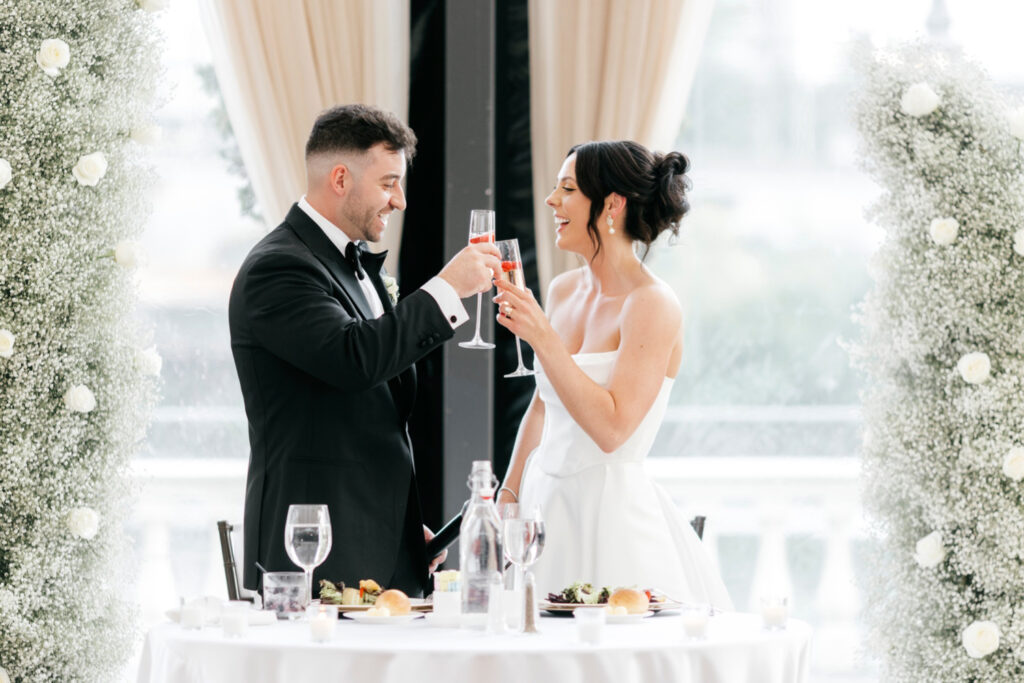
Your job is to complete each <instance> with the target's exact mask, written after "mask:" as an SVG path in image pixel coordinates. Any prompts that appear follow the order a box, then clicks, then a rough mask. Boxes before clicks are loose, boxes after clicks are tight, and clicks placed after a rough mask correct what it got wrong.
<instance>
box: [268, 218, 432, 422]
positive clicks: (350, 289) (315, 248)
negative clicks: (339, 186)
mask: <svg viewBox="0 0 1024 683" xmlns="http://www.w3.org/2000/svg"><path fill="white" fill-rule="evenodd" d="M285 222H286V223H288V225H290V226H291V228H292V229H293V230H294V231H295V234H297V235H298V236H299V239H301V240H302V241H303V243H304V244H305V245H306V246H307V247H309V249H310V251H312V252H313V254H314V255H315V256H316V257H317V259H318V260H319V261H320V262H321V263H322V264H324V266H325V267H326V268H327V270H329V271H330V273H331V275H333V276H334V279H335V280H337V282H338V285H339V286H340V287H341V289H342V291H343V292H344V293H345V295H346V296H347V297H348V299H349V300H350V301H351V302H352V304H353V305H354V307H355V308H356V310H357V311H358V312H359V315H360V316H361V317H362V318H363V319H364V320H373V319H374V316H373V311H372V310H371V309H370V304H369V302H367V300H366V295H365V294H363V289H362V287H360V286H359V281H358V280H357V279H356V274H355V270H353V269H352V266H351V265H350V264H349V262H348V261H347V260H345V258H344V257H343V256H342V255H341V253H340V252H339V251H338V249H337V247H335V246H334V244H332V243H331V241H330V240H329V239H327V236H326V235H324V232H323V230H321V229H320V227H319V226H318V225H317V224H316V223H314V222H313V219H312V218H310V217H309V216H308V215H307V214H306V212H305V211H303V210H302V209H300V208H299V206H298V204H293V205H292V208H291V210H290V211H289V212H288V215H287V216H286V217H285ZM385 257H387V252H381V253H379V254H374V253H372V252H363V254H362V255H361V256H360V263H362V264H363V270H365V271H366V274H367V277H369V278H370V282H371V283H373V288H374V289H375V290H377V295H378V296H379V297H380V302H381V305H383V306H384V314H385V315H387V314H388V313H390V312H391V311H392V310H394V306H393V305H392V304H391V297H389V296H388V292H387V288H386V287H385V286H384V280H383V278H381V269H382V267H383V265H384V259H385ZM387 384H388V389H389V390H390V391H391V399H392V400H393V401H394V402H395V407H396V408H397V409H398V411H399V414H400V415H402V418H403V420H406V419H408V417H409V413H410V412H411V410H412V402H413V398H414V395H415V389H416V370H415V365H412V366H409V368H408V369H406V370H405V371H404V372H402V373H401V374H399V375H397V376H395V377H392V378H391V379H389V380H388V383H387Z"/></svg>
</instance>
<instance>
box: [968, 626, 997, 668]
mask: <svg viewBox="0 0 1024 683" xmlns="http://www.w3.org/2000/svg"><path fill="white" fill-rule="evenodd" d="M1000 635H1001V634H1000V633H999V627H998V626H996V624H995V623H994V622H991V621H976V622H974V623H973V624H971V625H970V626H968V627H967V628H965V629H964V632H963V635H962V636H961V640H962V641H963V643H964V648H965V649H966V650H967V654H968V656H970V657H973V658H974V659H980V658H982V657H986V656H988V655H990V654H992V653H993V652H995V651H996V650H998V649H999V636H1000Z"/></svg>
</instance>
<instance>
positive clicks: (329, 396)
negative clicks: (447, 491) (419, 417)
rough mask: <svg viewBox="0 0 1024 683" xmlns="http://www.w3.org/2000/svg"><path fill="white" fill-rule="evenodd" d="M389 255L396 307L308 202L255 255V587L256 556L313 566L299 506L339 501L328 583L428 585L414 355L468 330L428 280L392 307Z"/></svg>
mask: <svg viewBox="0 0 1024 683" xmlns="http://www.w3.org/2000/svg"><path fill="white" fill-rule="evenodd" d="M382 261H383V256H382V255H373V254H366V255H365V256H364V257H363V260H362V262H363V266H364V269H365V270H366V271H367V274H368V276H369V277H370V278H371V281H372V282H373V284H374V286H375V287H376V289H377V292H378V293H379V295H380V299H381V302H382V303H383V305H384V311H385V313H384V315H383V316H382V317H380V318H377V319H374V318H373V316H372V314H371V311H370V307H369V305H368V304H367V302H366V298H365V296H364V295H363V292H362V290H361V289H360V287H359V284H358V281H357V280H356V275H355V271H354V269H353V268H352V266H351V265H349V262H348V261H346V260H345V258H344V256H343V255H342V254H341V253H340V252H339V251H338V249H337V248H336V247H335V246H334V244H332V243H331V241H330V240H328V239H327V237H326V236H325V235H324V233H323V231H322V230H321V229H320V228H319V227H318V226H317V225H316V223H314V222H313V220H312V219H311V218H310V217H309V216H308V215H307V214H306V213H305V212H304V211H302V210H301V209H300V208H299V207H298V206H297V205H293V206H292V208H291V210H290V211H289V212H288V216H287V217H286V218H285V221H284V223H282V224H281V225H279V226H278V227H277V228H276V229H274V230H273V231H272V232H271V233H270V234H268V235H267V236H266V237H265V238H263V239H262V240H261V241H260V242H259V243H258V244H257V245H256V246H255V247H253V249H252V251H251V252H249V255H248V256H247V257H246V259H245V261H244V263H243V264H242V267H241V269H240V270H239V272H238V276H237V277H236V279H235V283H234V286H233V287H232V290H231V300H230V305H229V312H228V316H229V322H230V327H231V351H232V353H233V355H234V359H235V367H236V369H237V371H238V379H239V382H240V383H241V386H242V397H243V399H244V401H245V412H246V416H247V418H248V422H249V444H250V449H251V450H250V455H249V473H248V479H247V482H246V492H245V530H244V538H245V550H244V555H243V562H244V580H243V583H244V585H245V587H246V588H249V589H255V588H256V586H257V584H258V580H259V575H258V572H257V569H256V565H255V563H256V561H259V562H260V564H262V565H263V566H264V567H266V568H267V570H269V571H299V569H298V567H296V566H295V565H294V564H293V563H292V562H291V560H289V559H288V555H287V553H286V551H285V547H284V526H285V517H286V515H287V512H288V506H289V505H290V504H292V503H326V504H327V505H328V507H329V510H330V516H331V524H332V527H333V535H334V546H333V549H332V550H331V553H330V555H329V556H328V557H327V560H326V561H325V562H324V563H323V564H322V565H321V566H320V567H319V569H318V570H317V571H316V575H315V576H314V581H318V580H319V579H320V578H328V579H331V580H333V581H344V582H345V583H346V584H347V585H358V583H357V582H358V581H359V579H374V580H376V581H378V582H379V583H380V584H381V585H383V586H385V587H395V588H400V589H402V590H404V591H406V592H407V593H409V594H412V595H419V594H421V591H422V590H423V588H425V582H426V574H427V558H426V551H425V547H424V542H423V533H422V526H421V524H422V521H421V513H420V509H419V498H418V495H417V493H416V481H415V473H414V470H413V458H412V446H411V443H410V441H409V435H408V432H407V429H406V423H407V421H408V418H409V412H410V410H411V409H412V405H413V399H414V397H415V393H416V372H415V368H414V367H413V363H415V361H416V360H418V359H419V358H421V357H423V356H424V355H426V354H427V353H428V352H429V351H431V350H432V349H434V348H435V347H437V346H438V345H440V344H441V343H442V342H444V341H445V340H447V339H450V338H451V337H452V335H453V334H454V332H453V330H452V327H451V325H450V324H449V322H448V321H447V320H446V319H445V317H444V314H443V313H442V312H441V310H440V309H439V307H438V305H437V303H436V302H435V301H434V299H433V298H432V297H431V296H430V295H429V294H428V293H427V292H425V291H422V290H419V291H416V292H414V293H412V294H410V295H409V296H407V297H403V299H402V301H401V302H400V303H399V304H398V305H397V306H395V307H392V305H391V302H390V300H389V298H388V295H387V292H386V291H385V289H384V285H383V283H382V282H381V278H380V274H379V272H380V266H381V262H382Z"/></svg>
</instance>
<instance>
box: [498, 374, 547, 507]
mask: <svg viewBox="0 0 1024 683" xmlns="http://www.w3.org/2000/svg"><path fill="white" fill-rule="evenodd" d="M543 431H544V401H542V400H540V396H539V395H538V393H537V392H536V391H534V392H533V399H532V400H531V401H530V407H529V408H527V409H526V414H525V415H523V421H522V422H520V423H519V431H518V432H517V433H516V444H515V446H514V447H513V448H512V459H511V460H510V461H509V463H508V472H506V473H505V481H504V483H502V488H507V489H509V491H511V492H512V493H511V494H509V492H508V491H500V492H499V493H498V496H497V502H498V503H499V504H501V503H514V502H517V500H518V498H519V486H520V484H521V483H522V481H523V468H524V467H525V466H526V459H527V458H529V457H530V453H532V452H533V450H534V449H535V448H537V446H538V445H539V444H540V436H541V432H543Z"/></svg>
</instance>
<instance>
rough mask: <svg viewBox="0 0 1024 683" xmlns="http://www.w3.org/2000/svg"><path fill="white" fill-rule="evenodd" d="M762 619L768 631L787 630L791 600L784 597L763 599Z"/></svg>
mask: <svg viewBox="0 0 1024 683" xmlns="http://www.w3.org/2000/svg"><path fill="white" fill-rule="evenodd" d="M761 618H762V619H763V620H764V627H765V628H767V629H781V628H786V620H787V619H788V618H789V600H788V599H787V598H782V597H774V598H762V599H761Z"/></svg>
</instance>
